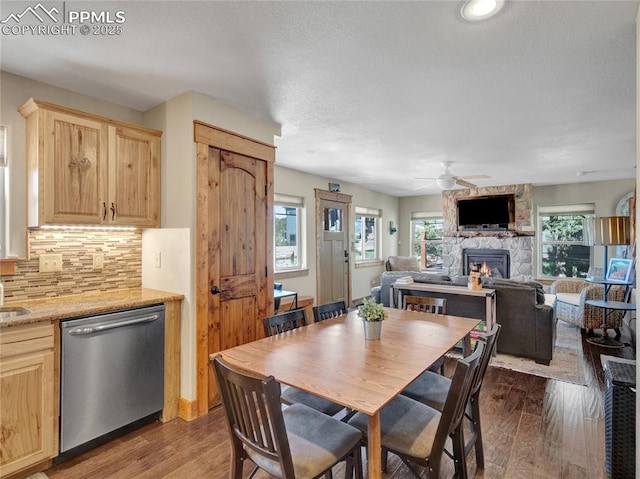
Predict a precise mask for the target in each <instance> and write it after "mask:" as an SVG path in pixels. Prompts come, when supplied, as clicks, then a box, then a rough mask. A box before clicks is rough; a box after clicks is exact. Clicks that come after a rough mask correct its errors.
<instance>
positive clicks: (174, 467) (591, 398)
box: [46, 329, 635, 479]
mask: <svg viewBox="0 0 640 479" xmlns="http://www.w3.org/2000/svg"><path fill="white" fill-rule="evenodd" d="M611 334H612V333H611ZM622 340H623V341H624V342H625V343H627V344H629V343H631V339H630V337H629V331H628V330H626V329H623V336H622ZM582 343H583V344H582V347H583V355H584V360H585V364H587V365H589V367H587V368H586V369H587V380H588V385H587V386H578V385H575V384H571V383H566V382H560V381H556V380H548V379H544V378H540V377H536V376H530V375H526V374H521V373H517V372H513V371H507V370H504V369H498V368H493V367H490V368H489V370H488V371H487V375H486V376H485V381H484V384H483V389H482V393H481V395H482V396H481V403H480V404H481V412H482V424H483V433H484V441H483V442H484V447H485V468H484V470H476V466H475V457H474V455H473V452H472V453H471V454H470V455H469V459H468V469H469V477H475V478H487V479H499V478H505V479H506V478H508V479H519V478H523V479H524V478H527V479H529V478H539V479H542V478H558V479H560V478H562V479H571V478H579V479H603V478H606V474H605V471H604V457H605V454H604V410H603V391H604V375H603V371H602V366H601V364H600V355H601V354H607V355H610V356H620V357H624V358H627V359H635V352H634V349H633V348H632V347H631V346H630V345H628V346H626V347H625V348H623V349H603V348H600V347H596V346H593V345H591V344H589V343H587V342H585V341H584V337H583V341H582ZM447 361H452V360H450V359H447ZM447 370H448V371H452V370H453V365H452V364H449V367H448V368H447ZM227 438H228V434H227V430H226V426H225V423H224V419H223V414H222V411H221V409H220V408H216V409H214V410H212V411H211V412H210V413H209V414H208V415H206V416H203V417H201V418H198V419H196V420H194V421H192V422H185V421H182V420H180V419H176V420H174V421H171V422H169V423H167V424H159V423H156V424H151V425H149V426H146V427H144V428H142V429H139V430H137V431H135V432H132V433H129V434H128V435H126V436H123V437H121V438H118V439H115V440H113V441H111V442H110V443H108V444H105V445H103V446H101V447H98V448H96V449H93V450H91V451H89V452H86V453H84V454H82V455H80V456H77V457H75V458H73V459H70V460H69V461H67V462H64V463H62V464H59V465H57V466H54V467H53V468H51V469H49V470H48V471H46V473H47V475H48V476H49V478H50V479H117V478H122V479H158V478H176V479H200V478H202V479H204V478H207V479H222V478H227V477H228V465H229V441H228V439H227ZM444 462H445V464H444V466H443V469H444V470H443V473H444V476H443V477H451V476H452V472H453V468H452V464H451V461H449V460H448V459H445V460H444ZM365 470H366V469H365ZM248 471H249V468H247V474H248ZM342 472H343V471H342V469H340V468H336V470H335V473H334V476H335V477H336V478H338V477H342ZM244 477H247V475H246V474H245V476H244ZM256 477H258V478H268V477H270V476H268V475H266V474H260V473H259V474H258V475H257V476H256ZM384 477H385V478H389V479H401V478H402V479H404V478H409V477H411V475H410V473H409V471H408V470H407V469H406V467H405V466H404V465H403V464H402V463H400V461H399V460H397V458H395V457H393V456H391V457H390V460H389V470H388V473H387V474H385V475H384Z"/></svg>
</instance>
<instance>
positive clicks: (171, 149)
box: [142, 92, 280, 400]
mask: <svg viewBox="0 0 640 479" xmlns="http://www.w3.org/2000/svg"><path fill="white" fill-rule="evenodd" d="M144 120H145V122H146V124H147V126H151V127H153V128H158V129H160V130H162V131H163V132H164V134H163V136H162V165H161V170H162V179H161V188H162V195H161V198H162V200H161V226H162V229H160V230H155V231H149V232H145V234H144V235H143V245H142V250H143V274H142V285H143V286H144V287H148V288H155V289H161V290H166V291H171V292H180V293H182V294H184V295H185V301H184V302H183V305H182V321H181V345H182V353H181V357H182V360H181V387H180V395H181V396H182V397H184V398H185V399H189V400H194V399H196V382H195V379H196V350H195V344H196V268H195V267H194V265H195V263H196V255H195V250H196V245H195V241H196V237H195V236H196V235H195V231H196V195H195V191H196V150H195V143H194V138H193V122H194V120H199V121H202V122H205V123H207V124H210V125H212V126H216V127H219V128H222V129H225V130H229V131H233V132H234V133H237V134H240V135H243V136H246V137H249V138H253V139H256V140H259V141H262V142H264V143H268V144H271V145H272V144H273V143H274V141H273V140H274V136H276V135H279V134H280V126H279V125H277V124H276V123H273V122H268V121H264V120H260V119H258V118H256V117H253V116H251V115H248V114H246V113H243V112H241V111H239V110H235V109H233V108H231V107H230V106H228V105H226V104H224V103H222V102H220V101H218V100H216V99H215V98H211V97H208V96H206V95H202V94H200V93H195V92H187V93H184V94H182V95H179V96H177V97H175V98H172V99H171V100H169V101H168V102H166V103H164V104H162V105H159V106H157V107H156V108H154V109H152V110H150V111H148V112H146V113H145V114H144ZM165 231H167V234H165ZM172 231H173V233H172ZM147 247H153V248H154V250H156V251H162V252H165V251H166V252H167V253H168V254H169V255H170V258H171V264H172V265H176V267H177V268H178V271H179V273H180V278H181V283H180V285H179V286H175V282H174V278H173V277H172V275H171V270H165V271H166V272H163V271H157V270H156V269H155V268H154V267H149V266H148V265H149V262H151V264H153V258H150V257H149V255H150V252H149V251H147V249H146V248H147ZM187 266H188V268H187ZM161 269H162V270H164V267H163V268H161ZM177 288H179V289H177Z"/></svg>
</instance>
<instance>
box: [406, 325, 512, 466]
mask: <svg viewBox="0 0 640 479" xmlns="http://www.w3.org/2000/svg"><path fill="white" fill-rule="evenodd" d="M500 328H501V326H500V325H499V324H498V323H495V324H494V325H493V327H492V328H491V330H490V331H488V332H487V333H485V334H483V335H482V336H480V337H479V338H478V340H480V341H483V342H484V343H485V348H484V352H483V354H482V357H481V358H480V365H479V366H478V370H477V371H476V374H475V377H474V379H473V384H472V386H471V392H470V394H469V406H468V408H467V409H466V410H465V417H466V418H467V419H468V420H469V422H470V424H471V434H470V435H469V438H468V439H467V441H466V443H465V447H464V455H465V457H466V456H467V455H468V454H469V452H470V451H471V449H472V448H473V447H474V446H475V449H476V465H477V466H478V467H479V468H483V467H484V448H483V446H482V427H481V425H480V388H481V387H482V381H483V379H484V375H485V373H486V372H487V368H488V366H489V361H490V360H491V357H492V356H493V353H494V352H495V349H496V345H497V342H498V336H499V334H500ZM451 385H452V381H451V379H449V378H446V377H444V376H441V375H439V374H435V373H433V372H431V371H426V372H424V373H422V374H421V375H420V376H418V378H416V379H415V380H414V381H413V382H412V383H411V384H409V386H407V388H406V389H405V390H404V391H402V394H403V395H405V396H407V397H410V398H411V399H415V400H416V401H420V402H421V403H424V404H426V405H428V406H431V407H432V408H434V409H437V410H438V411H442V410H443V409H444V405H445V402H446V398H447V394H448V392H449V390H450V389H451Z"/></svg>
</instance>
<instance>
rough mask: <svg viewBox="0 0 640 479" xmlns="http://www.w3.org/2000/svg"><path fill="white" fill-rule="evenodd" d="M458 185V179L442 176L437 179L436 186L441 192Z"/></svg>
mask: <svg viewBox="0 0 640 479" xmlns="http://www.w3.org/2000/svg"><path fill="white" fill-rule="evenodd" d="M455 184H456V179H455V178H452V177H451V176H441V177H440V178H436V185H438V188H440V189H441V190H448V189H450V188H453V187H454V186H455Z"/></svg>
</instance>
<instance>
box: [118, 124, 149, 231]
mask: <svg viewBox="0 0 640 479" xmlns="http://www.w3.org/2000/svg"><path fill="white" fill-rule="evenodd" d="M108 196H109V205H108V209H109V212H108V218H109V222H110V223H113V224H118V225H131V226H159V224H160V211H159V209H160V208H159V205H160V138H159V137H158V136H155V135H149V134H147V133H145V132H141V131H139V130H134V129H130V128H124V127H119V126H118V127H109V195H108Z"/></svg>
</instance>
